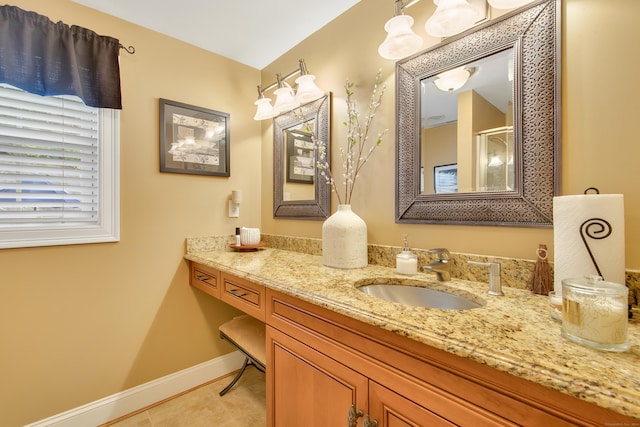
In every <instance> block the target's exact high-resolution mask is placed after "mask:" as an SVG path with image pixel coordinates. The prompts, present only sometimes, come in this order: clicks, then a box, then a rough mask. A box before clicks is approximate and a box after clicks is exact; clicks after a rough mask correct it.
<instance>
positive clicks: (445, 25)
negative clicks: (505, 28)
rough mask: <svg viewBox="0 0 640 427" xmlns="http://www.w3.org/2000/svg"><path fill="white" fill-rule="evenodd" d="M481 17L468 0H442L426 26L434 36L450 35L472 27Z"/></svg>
mask: <svg viewBox="0 0 640 427" xmlns="http://www.w3.org/2000/svg"><path fill="white" fill-rule="evenodd" d="M479 19H480V17H479V16H478V11H477V10H476V9H474V8H473V7H472V6H471V5H470V4H469V3H468V2H467V0H440V2H439V3H438V7H437V8H436V11H435V13H434V14H433V16H432V17H431V18H429V19H427V22H426V24H425V25H424V28H425V30H426V31H427V33H428V34H430V35H432V36H434V37H449V36H453V35H454V34H458V33H461V32H463V31H464V30H466V29H467V28H470V27H471V26H472V25H473V24H475V23H476V22H477V21H478V20H479Z"/></svg>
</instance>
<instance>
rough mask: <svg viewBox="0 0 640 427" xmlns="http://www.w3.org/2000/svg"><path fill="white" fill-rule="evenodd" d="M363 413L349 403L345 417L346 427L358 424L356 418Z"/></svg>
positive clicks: (353, 426)
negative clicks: (347, 413)
mask: <svg viewBox="0 0 640 427" xmlns="http://www.w3.org/2000/svg"><path fill="white" fill-rule="evenodd" d="M363 415H364V412H362V411H360V410H358V411H356V407H355V405H353V404H352V405H351V408H349V416H348V417H347V422H348V423H349V424H348V427H356V426H357V425H358V418H360V417H361V416H363Z"/></svg>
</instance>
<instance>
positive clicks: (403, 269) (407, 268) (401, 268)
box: [396, 234, 418, 275]
mask: <svg viewBox="0 0 640 427" xmlns="http://www.w3.org/2000/svg"><path fill="white" fill-rule="evenodd" d="M396 272H398V273H400V274H408V275H412V274H416V273H417V272H418V256H417V255H416V254H415V253H413V252H411V250H409V243H408V242H407V235H406V234H405V235H404V245H403V247H402V252H400V253H399V254H398V255H396Z"/></svg>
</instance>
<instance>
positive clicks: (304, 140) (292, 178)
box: [273, 94, 331, 220]
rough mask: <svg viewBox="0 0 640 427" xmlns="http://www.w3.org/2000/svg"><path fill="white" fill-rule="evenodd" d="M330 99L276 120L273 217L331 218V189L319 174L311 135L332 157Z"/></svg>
mask: <svg viewBox="0 0 640 427" xmlns="http://www.w3.org/2000/svg"><path fill="white" fill-rule="evenodd" d="M330 104H331V100H330V96H329V94H327V95H325V96H323V97H322V98H320V99H318V100H316V101H313V102H310V103H308V104H305V105H303V106H301V107H300V108H297V109H295V110H294V111H290V112H288V113H285V114H281V115H279V116H277V117H276V118H274V120H273V124H274V125H273V144H274V146H273V170H274V182H273V186H274V187H273V188H274V192H273V216H274V218H297V219H315V220H324V219H326V218H328V217H329V215H330V210H331V209H330V203H331V201H330V200H331V199H330V198H331V189H330V187H329V186H328V185H327V184H326V182H325V181H324V180H323V179H322V178H321V177H320V174H319V173H318V168H317V167H316V164H317V160H318V159H317V150H315V148H314V142H313V140H312V139H313V138H312V135H313V136H315V138H316V139H317V140H318V141H322V142H324V143H325V145H326V147H327V149H326V155H327V158H331V157H330V148H331V143H330V140H329V134H330V132H329V122H330V107H331V106H330Z"/></svg>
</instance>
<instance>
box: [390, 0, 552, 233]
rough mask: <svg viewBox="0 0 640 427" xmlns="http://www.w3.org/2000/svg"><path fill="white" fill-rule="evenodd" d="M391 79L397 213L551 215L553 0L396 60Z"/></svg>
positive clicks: (504, 221) (475, 219) (541, 221)
mask: <svg viewBox="0 0 640 427" xmlns="http://www.w3.org/2000/svg"><path fill="white" fill-rule="evenodd" d="M396 79H397V81H396V84H397V89H396V96H397V98H396V104H397V123H396V132H397V139H396V141H397V142H396V143H397V147H396V156H397V157H396V222H398V223H404V222H407V223H441V224H461V225H505V226H522V227H551V226H552V225H553V219H552V214H553V197H554V196H555V195H556V194H557V193H558V191H559V188H560V176H559V160H560V123H559V122H560V4H559V0H538V1H536V2H533V3H531V4H529V5H527V6H525V7H522V8H520V9H517V10H515V11H512V12H510V13H509V14H506V15H504V16H502V17H500V18H498V19H496V20H493V21H489V22H486V23H484V24H481V25H480V26H478V27H475V28H473V29H471V30H468V31H467V32H465V33H462V34H460V35H459V36H456V37H451V38H449V39H446V40H445V41H443V42H442V43H440V44H438V45H436V46H434V47H433V48H430V49H428V50H426V51H423V52H421V53H418V54H416V55H414V56H412V57H410V58H407V59H404V60H401V61H399V62H398V63H397V64H396Z"/></svg>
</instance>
